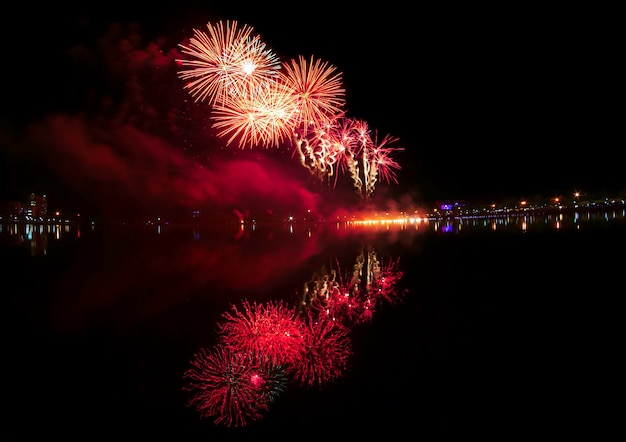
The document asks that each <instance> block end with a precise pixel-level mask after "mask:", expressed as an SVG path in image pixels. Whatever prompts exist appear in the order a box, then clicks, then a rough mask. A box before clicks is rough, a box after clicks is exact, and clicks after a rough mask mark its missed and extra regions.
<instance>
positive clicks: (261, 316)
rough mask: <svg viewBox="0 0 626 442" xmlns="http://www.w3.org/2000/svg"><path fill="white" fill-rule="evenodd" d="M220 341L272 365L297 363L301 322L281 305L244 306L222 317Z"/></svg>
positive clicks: (255, 304)
mask: <svg viewBox="0 0 626 442" xmlns="http://www.w3.org/2000/svg"><path fill="white" fill-rule="evenodd" d="M222 319H223V321H222V322H221V323H219V324H218V330H219V334H220V340H221V342H222V343H223V344H225V345H227V346H229V347H232V348H235V349H237V350H238V351H242V352H244V353H248V354H251V355H254V356H255V357H263V358H267V359H268V360H269V361H270V362H271V363H273V364H275V365H284V364H288V363H292V362H293V361H295V360H297V359H298V358H299V357H300V355H301V353H302V351H303V349H304V341H303V339H302V328H303V325H304V324H303V323H302V320H301V319H300V318H299V317H297V315H296V311H295V308H290V307H288V306H287V305H286V303H284V302H283V301H270V302H267V303H265V304H257V303H256V302H254V303H252V304H251V303H249V302H248V301H244V302H243V306H242V309H241V310H239V309H238V308H237V306H235V305H233V306H232V313H230V312H225V313H223V314H222Z"/></svg>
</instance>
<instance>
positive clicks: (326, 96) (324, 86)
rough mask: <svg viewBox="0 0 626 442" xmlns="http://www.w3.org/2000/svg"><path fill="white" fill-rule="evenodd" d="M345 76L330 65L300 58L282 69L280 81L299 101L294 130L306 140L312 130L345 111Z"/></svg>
mask: <svg viewBox="0 0 626 442" xmlns="http://www.w3.org/2000/svg"><path fill="white" fill-rule="evenodd" d="M342 75H343V74H342V73H341V72H339V71H337V69H336V68H335V67H334V66H332V65H331V64H329V63H328V62H325V61H322V60H320V59H318V58H315V57H313V56H311V58H310V59H309V60H308V61H307V59H305V58H304V57H302V56H300V57H298V60H295V59H292V60H291V63H284V64H283V65H282V70H281V71H280V74H279V76H280V81H281V83H282V84H284V85H285V86H286V88H287V89H288V90H289V91H290V94H291V96H292V97H293V98H294V99H295V100H296V107H297V114H296V115H295V121H294V128H296V129H300V130H301V131H302V136H306V134H307V132H308V130H309V128H310V127H312V126H316V125H319V124H320V122H323V121H326V120H327V119H328V118H329V117H332V116H334V115H336V114H338V113H340V112H341V111H342V108H343V106H344V105H345V99H344V94H345V89H343V86H342V80H341V77H342Z"/></svg>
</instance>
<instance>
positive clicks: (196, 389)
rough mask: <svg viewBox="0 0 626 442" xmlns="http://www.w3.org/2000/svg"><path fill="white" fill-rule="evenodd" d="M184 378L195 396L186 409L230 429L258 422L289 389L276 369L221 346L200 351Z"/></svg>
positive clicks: (194, 357) (187, 389) (247, 355)
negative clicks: (282, 392)
mask: <svg viewBox="0 0 626 442" xmlns="http://www.w3.org/2000/svg"><path fill="white" fill-rule="evenodd" d="M183 378H184V379H185V380H186V381H187V384H186V385H185V386H184V387H183V390H186V391H189V392H191V393H192V396H191V398H190V400H189V401H188V403H187V406H190V407H194V408H195V409H196V410H197V411H198V412H199V413H200V417H201V418H213V421H214V422H215V424H223V425H226V426H229V427H231V426H234V427H243V426H245V425H246V424H247V422H248V421H250V420H252V421H256V420H259V419H260V418H261V417H262V416H263V413H264V412H266V411H267V410H268V408H269V404H270V403H271V402H272V401H273V400H274V398H275V396H276V395H277V394H278V393H279V392H281V391H283V390H284V387H285V385H286V382H284V381H282V380H281V377H280V376H277V370H276V368H275V367H274V366H273V365H271V364H266V363H261V362H260V360H259V359H257V358H254V357H251V355H249V354H246V353H243V352H239V351H236V350H234V349H233V348H229V347H226V346H221V345H219V346H217V347H215V348H214V349H213V351H208V350H206V349H201V350H199V351H198V352H197V353H196V354H195V355H194V356H193V358H192V360H191V368H189V369H188V370H187V371H186V372H185V373H184V376H183Z"/></svg>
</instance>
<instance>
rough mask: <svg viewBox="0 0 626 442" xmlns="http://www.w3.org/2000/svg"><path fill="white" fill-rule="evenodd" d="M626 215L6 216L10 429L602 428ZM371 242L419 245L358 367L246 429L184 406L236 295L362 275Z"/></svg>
mask: <svg viewBox="0 0 626 442" xmlns="http://www.w3.org/2000/svg"><path fill="white" fill-rule="evenodd" d="M624 219H625V217H624V212H623V211H600V212H594V213H593V214H592V213H589V214H588V216H584V215H580V214H579V216H576V215H574V214H573V213H566V214H562V216H556V217H554V216H549V217H523V216H521V217H520V216H515V217H509V218H507V217H500V218H497V219H487V218H484V219H479V218H464V219H457V220H454V219H449V220H441V221H429V222H421V223H416V224H405V225H397V224H390V223H383V224H377V225H374V226H363V225H361V226H349V225H344V224H328V225H325V226H324V228H312V227H311V226H305V225H299V224H293V225H289V224H278V225H274V226H267V225H255V226H248V225H246V226H228V227H225V228H224V229H223V230H219V231H216V230H215V229H213V228H210V227H207V226H176V225H170V224H164V225H152V224H151V225H141V226H136V225H134V226H117V227H115V228H110V227H107V226H98V225H95V226H89V225H87V226H81V227H80V228H76V226H68V228H67V229H66V228H65V227H61V228H59V229H54V228H51V229H50V230H49V231H48V229H47V227H48V226H46V228H44V227H43V226H38V227H33V228H30V230H29V228H27V227H26V226H17V227H16V228H15V229H14V230H11V229H12V227H10V226H6V225H4V226H3V230H2V232H0V239H1V240H2V241H1V242H2V246H1V248H0V250H1V251H2V257H3V265H2V273H1V274H2V278H3V281H4V287H5V289H3V302H4V306H3V309H2V311H3V313H2V315H3V316H2V324H3V329H2V336H3V338H2V347H3V349H4V355H5V359H4V360H5V361H8V362H7V363H5V373H6V374H5V376H4V377H3V380H2V385H1V387H2V391H3V392H4V394H3V399H2V400H3V405H4V409H5V410H8V411H5V413H4V420H5V422H6V424H3V425H2V430H1V431H2V433H1V435H2V436H3V437H4V439H6V440H11V441H21V440H32V439H36V438H37V437H44V436H45V437H62V438H64V439H65V440H110V439H111V438H115V437H119V436H120V435H122V434H124V435H128V436H137V437H140V438H151V437H157V436H161V437H168V438H171V439H173V440H206V439H208V438H210V439H212V440H227V439H228V440H234V439H239V438H241V440H247V439H249V438H251V437H257V436H267V437H273V439H274V440H293V439H294V437H295V438H296V439H303V440H310V439H319V438H321V437H324V435H327V434H329V433H331V434H335V435H337V436H338V437H348V436H350V437H362V436H372V435H376V436H380V437H383V436H384V437H389V438H392V439H394V438H395V437H400V436H404V435H406V434H407V433H408V434H411V435H413V436H415V438H417V439H424V440H467V439H468V438H470V437H475V438H479V439H481V440H516V439H517V440H529V439H532V440H554V439H557V440H558V439H561V438H564V437H569V436H571V435H574V434H578V435H581V434H583V435H587V436H596V437H601V435H602V433H603V431H608V430H609V428H610V427H611V424H612V423H614V422H618V420H617V410H616V409H613V408H612V406H611V405H610V403H609V401H608V399H610V398H611V397H612V396H613V395H614V394H617V391H618V389H617V379H618V377H617V373H618V372H619V371H620V370H619V367H620V366H621V365H620V364H619V363H618V362H617V356H614V354H615V353H617V352H616V351H615V349H616V348H618V347H617V345H618V344H619V341H618V338H617V336H618V335H617V334H614V333H615V332H616V331H617V328H618V326H617V324H618V323H619V322H618V321H619V319H618V318H617V315H618V312H620V311H621V307H620V304H621V296H622V295H623V277H622V274H623V258H622V255H623V250H624V246H625V245H626V226H625V224H626V223H625V221H624ZM14 227H15V226H14ZM42 236H43V237H45V238H46V239H45V246H43V247H42V246H40V245H39V244H41V243H40V242H37V241H40V240H41V238H42ZM20 238H21V239H20ZM33 241H35V243H33ZM33 244H35V245H33ZM364 250H365V251H374V252H375V253H376V257H377V258H378V259H379V260H380V261H381V262H388V261H389V260H392V259H395V258H399V265H400V270H401V271H402V272H403V277H402V279H401V285H402V287H403V288H406V289H408V292H407V293H406V295H405V296H404V297H403V299H402V302H400V303H398V304H394V305H385V306H383V308H381V309H380V310H379V311H378V312H377V313H376V315H375V317H374V320H373V321H372V323H369V324H365V325H363V326H359V327H356V328H355V329H354V330H353V343H354V357H353V359H352V362H351V369H350V371H349V372H348V373H347V374H346V376H345V377H344V378H343V379H341V380H340V381H339V382H338V383H337V384H334V385H331V386H328V387H326V388H323V389H321V390H319V391H317V390H311V391H308V390H303V389H302V388H298V387H291V386H290V387H289V388H288V389H287V391H286V392H285V393H284V394H283V395H282V396H281V397H280V399H279V400H278V401H277V403H275V404H274V407H273V408H272V409H271V410H270V411H269V413H267V415H266V416H265V417H264V418H263V419H262V420H261V421H259V422H256V423H253V424H251V425H249V426H248V427H246V428H243V429H224V428H219V427H216V426H214V425H213V423H212V422H211V421H207V420H200V419H199V418H198V415H197V413H196V412H195V411H194V410H193V409H190V408H187V407H185V406H184V402H185V396H184V394H183V392H182V391H181V385H182V373H183V371H184V370H185V369H186V368H187V366H188V362H189V359H190V357H191V355H192V354H193V353H194V352H195V351H196V350H197V349H198V348H200V347H203V346H209V345H212V344H213V343H214V340H215V324H216V321H217V320H218V319H219V316H220V314H221V313H222V312H224V311H226V310H227V309H228V308H229V305H230V304H231V303H237V302H240V301H241V299H244V298H247V299H251V300H252V299H254V300H257V301H259V302H264V301H267V300H270V299H284V300H286V301H288V302H292V301H293V300H294V299H295V298H296V294H297V292H298V291H301V290H302V286H303V283H305V282H307V281H310V280H311V277H312V275H314V274H315V273H320V271H321V269H323V268H328V267H331V266H339V267H340V268H341V269H343V270H345V271H349V270H351V269H352V268H353V266H354V264H355V261H356V259H357V258H358V256H359V254H360V253H362V252H363V251H364ZM301 435H302V436H301Z"/></svg>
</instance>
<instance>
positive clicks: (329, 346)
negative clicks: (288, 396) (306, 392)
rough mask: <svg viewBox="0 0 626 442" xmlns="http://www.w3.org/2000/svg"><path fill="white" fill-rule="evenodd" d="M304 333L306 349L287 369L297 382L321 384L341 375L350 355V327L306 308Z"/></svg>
mask: <svg viewBox="0 0 626 442" xmlns="http://www.w3.org/2000/svg"><path fill="white" fill-rule="evenodd" d="M306 324H307V326H306V327H305V328H304V332H303V337H304V342H305V351H304V352H303V353H302V357H301V358H300V360H299V361H298V363H297V364H294V365H292V366H291V368H290V369H289V370H288V371H289V373H290V374H292V375H293V378H294V380H295V381H296V382H298V383H299V384H301V385H306V386H308V387H314V386H317V387H319V388H321V387H322V386H324V385H325V384H327V383H329V382H332V381H334V380H336V379H338V378H340V377H342V376H343V375H344V374H345V372H346V369H347V367H348V361H349V359H350V357H351V356H352V341H351V338H350V330H349V329H348V328H347V327H344V326H343V325H341V324H339V323H337V322H335V321H333V320H332V319H331V318H330V317H329V316H328V315H325V314H314V312H311V311H308V312H307V316H306Z"/></svg>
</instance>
